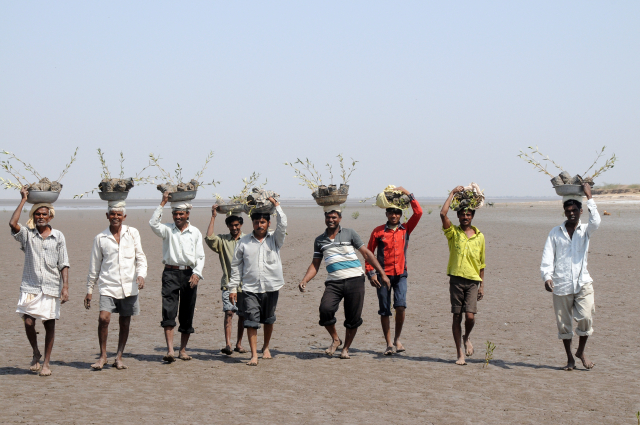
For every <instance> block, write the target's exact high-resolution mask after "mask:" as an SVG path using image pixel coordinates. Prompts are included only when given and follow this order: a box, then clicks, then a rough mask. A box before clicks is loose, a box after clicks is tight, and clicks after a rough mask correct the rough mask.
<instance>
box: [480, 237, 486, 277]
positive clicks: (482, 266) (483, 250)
mask: <svg viewBox="0 0 640 425" xmlns="http://www.w3.org/2000/svg"><path fill="white" fill-rule="evenodd" d="M481 236H482V245H480V269H481V270H482V269H484V268H486V267H487V264H486V263H485V260H484V252H485V249H484V246H485V243H484V235H482V234H481Z"/></svg>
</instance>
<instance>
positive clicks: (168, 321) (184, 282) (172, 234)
mask: <svg viewBox="0 0 640 425" xmlns="http://www.w3.org/2000/svg"><path fill="white" fill-rule="evenodd" d="M169 195H170V192H169V191H168V190H167V191H165V192H164V193H163V194H162V202H160V206H158V208H156V210H155V211H154V213H153V216H152V217H151V220H149V225H150V226H151V230H153V233H155V234H156V235H158V236H160V237H161V238H162V263H163V264H164V271H163V272H162V322H160V326H162V327H163V328H164V336H165V339H166V341H167V354H166V355H165V356H164V357H163V358H162V359H163V360H164V361H166V362H169V363H172V362H175V361H176V358H175V353H174V350H173V333H174V332H173V331H174V328H175V326H176V316H178V320H179V322H180V327H179V328H178V332H180V333H181V335H182V336H181V338H180V352H179V353H178V358H179V359H181V360H191V356H190V355H188V354H187V343H188V342H189V336H190V335H191V334H192V333H193V332H194V329H193V314H194V311H195V308H196V298H197V295H198V292H197V291H198V282H199V281H200V279H202V268H203V267H204V248H203V247H202V234H201V233H200V231H199V230H198V229H196V228H195V227H193V226H192V225H191V224H190V223H189V215H190V212H191V204H189V203H187V202H171V214H172V216H173V223H168V224H162V223H161V222H160V221H161V220H162V209H163V208H164V206H165V205H166V204H167V201H168V200H169Z"/></svg>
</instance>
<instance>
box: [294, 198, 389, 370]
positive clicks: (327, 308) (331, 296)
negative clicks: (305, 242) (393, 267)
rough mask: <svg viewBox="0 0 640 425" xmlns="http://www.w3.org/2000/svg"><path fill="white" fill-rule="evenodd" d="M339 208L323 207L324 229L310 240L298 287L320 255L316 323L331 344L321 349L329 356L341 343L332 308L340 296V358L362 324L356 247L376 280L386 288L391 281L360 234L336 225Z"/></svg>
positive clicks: (361, 275)
mask: <svg viewBox="0 0 640 425" xmlns="http://www.w3.org/2000/svg"><path fill="white" fill-rule="evenodd" d="M340 208H341V207H340V205H330V206H325V207H324V211H325V213H324V222H325V225H326V226H327V229H326V230H325V231H324V233H323V234H321V235H320V236H318V237H317V238H316V239H315V241H314V245H313V247H314V248H313V260H312V261H311V265H310V266H309V268H308V269H307V273H306V274H305V275H304V277H303V278H302V281H301V282H300V284H299V285H298V288H299V289H300V291H301V292H304V291H305V289H306V287H307V283H308V282H309V281H310V280H311V279H313V278H314V277H315V275H316V274H317V273H318V269H319V268H320V262H321V261H322V258H324V263H325V265H326V267H327V273H328V274H327V280H326V282H325V284H324V285H325V289H324V294H323V295H322V300H321V301H320V322H319V323H318V324H319V325H320V326H324V327H325V329H326V330H327V332H329V335H331V339H332V341H331V345H329V348H327V349H326V350H325V353H326V354H327V355H329V356H333V353H335V351H336V350H337V349H338V348H339V347H340V346H341V345H342V341H341V340H340V337H339V336H338V332H337V330H336V311H338V307H339V306H340V301H342V299H344V304H343V306H344V318H345V320H344V327H345V328H346V331H345V332H346V334H345V337H344V346H343V347H342V352H341V353H340V358H341V359H349V358H350V357H349V347H351V343H352V342H353V339H354V338H355V336H356V333H357V332H358V328H359V327H360V325H362V307H363V305H364V271H363V270H362V264H360V260H359V259H358V256H357V255H356V250H358V251H360V254H362V256H363V257H364V259H365V261H367V262H368V263H369V264H371V265H372V266H373V268H374V269H375V270H376V271H377V272H378V275H379V276H380V281H382V283H383V284H384V285H386V286H387V289H390V286H391V283H390V282H389V278H388V277H387V275H386V274H385V271H384V269H383V268H382V267H381V266H380V263H378V260H376V257H375V256H374V255H373V253H372V252H371V251H369V250H368V249H367V247H366V246H364V243H363V242H362V240H361V239H360V236H359V235H358V234H357V233H356V232H355V231H354V230H352V229H346V228H342V227H340V221H341V220H342V210H341V209H340ZM380 281H378V280H376V282H374V281H371V285H372V286H375V287H376V288H378V287H380Z"/></svg>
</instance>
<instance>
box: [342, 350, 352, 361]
mask: <svg viewBox="0 0 640 425" xmlns="http://www.w3.org/2000/svg"><path fill="white" fill-rule="evenodd" d="M340 358H341V359H343V360H348V359H350V358H351V357H349V350H347V349H346V348H345V349H343V350H342V353H340Z"/></svg>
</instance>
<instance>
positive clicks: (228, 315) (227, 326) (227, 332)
mask: <svg viewBox="0 0 640 425" xmlns="http://www.w3.org/2000/svg"><path fill="white" fill-rule="evenodd" d="M232 325H233V311H225V312H224V340H225V346H224V348H223V349H222V350H220V351H221V352H222V353H223V354H226V355H227V356H230V355H231V354H233V351H231V326H232Z"/></svg>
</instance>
